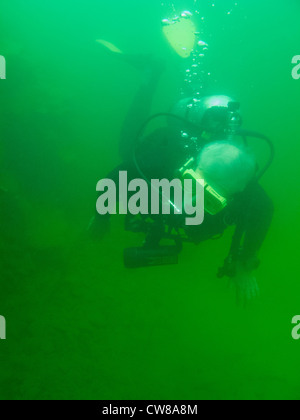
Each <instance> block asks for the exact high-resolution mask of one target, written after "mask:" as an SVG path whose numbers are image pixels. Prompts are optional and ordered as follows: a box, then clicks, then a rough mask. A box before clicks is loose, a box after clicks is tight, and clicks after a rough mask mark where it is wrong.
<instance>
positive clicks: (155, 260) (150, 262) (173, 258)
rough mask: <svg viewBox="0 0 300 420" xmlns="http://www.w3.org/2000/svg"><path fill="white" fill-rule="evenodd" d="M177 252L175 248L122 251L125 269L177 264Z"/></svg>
mask: <svg viewBox="0 0 300 420" xmlns="http://www.w3.org/2000/svg"><path fill="white" fill-rule="evenodd" d="M178 255H179V250H178V248H177V247H176V246H158V247H156V248H147V247H142V248H127V249H125V250H124V264H125V267H126V268H142V267H153V266H161V265H175V264H178Z"/></svg>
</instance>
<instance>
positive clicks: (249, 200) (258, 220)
mask: <svg viewBox="0 0 300 420" xmlns="http://www.w3.org/2000/svg"><path fill="white" fill-rule="evenodd" d="M273 213H274V208H273V202H272V201H271V199H270V198H269V197H268V195H267V194H266V192H265V191H264V189H263V188H262V187H261V186H260V185H259V184H253V185H252V186H251V188H249V189H248V191H247V192H246V193H245V195H244V200H243V204H241V206H240V209H239V214H240V217H239V218H238V219H239V221H238V223H237V227H236V232H235V235H234V237H233V241H232V245H231V250H230V253H229V256H228V257H227V258H226V260H225V263H224V266H223V267H222V268H220V270H219V274H218V276H219V277H224V276H228V277H235V276H236V275H237V272H238V271H239V270H241V269H244V270H245V271H247V272H249V273H251V272H253V271H254V270H256V269H257V268H258V267H259V265H260V261H259V259H258V253H259V250H260V248H261V246H262V245H263V242H264V240H265V238H266V236H267V233H268V231H269V228H270V225H271V222H272V218H273Z"/></svg>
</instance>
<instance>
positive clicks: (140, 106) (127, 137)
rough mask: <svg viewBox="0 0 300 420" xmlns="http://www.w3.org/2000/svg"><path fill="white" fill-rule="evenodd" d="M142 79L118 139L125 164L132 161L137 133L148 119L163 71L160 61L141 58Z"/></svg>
mask: <svg viewBox="0 0 300 420" xmlns="http://www.w3.org/2000/svg"><path fill="white" fill-rule="evenodd" d="M143 63H144V64H145V65H144V68H143V75H142V76H143V79H142V83H141V85H140V87H139V89H138V92H137V93H136V95H135V98H134V100H133V103H132V104H131V106H130V109H129V111H128V113H127V115H126V118H125V121H124V124H123V128H122V131H121V138H120V154H121V157H122V159H123V160H124V161H125V162H128V161H130V160H132V154H133V149H134V145H135V142H136V138H137V136H138V132H139V130H140V128H141V126H142V124H143V123H144V122H145V120H146V119H147V118H148V117H149V115H150V112H151V106H152V101H153V97H154V93H155V91H156V88H157V85H158V82H159V79H160V76H161V74H162V72H163V70H164V65H163V63H162V62H160V61H154V60H153V59H150V58H149V59H148V62H146V61H145V57H143Z"/></svg>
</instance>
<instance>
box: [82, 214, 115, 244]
mask: <svg viewBox="0 0 300 420" xmlns="http://www.w3.org/2000/svg"><path fill="white" fill-rule="evenodd" d="M87 231H88V234H89V236H90V237H91V239H92V240H93V241H100V240H101V239H103V238H104V237H105V235H107V234H108V233H109V232H110V216H109V215H106V216H100V215H98V214H97V215H95V216H94V217H93V218H92V220H91V222H90V224H89V226H88V229H87Z"/></svg>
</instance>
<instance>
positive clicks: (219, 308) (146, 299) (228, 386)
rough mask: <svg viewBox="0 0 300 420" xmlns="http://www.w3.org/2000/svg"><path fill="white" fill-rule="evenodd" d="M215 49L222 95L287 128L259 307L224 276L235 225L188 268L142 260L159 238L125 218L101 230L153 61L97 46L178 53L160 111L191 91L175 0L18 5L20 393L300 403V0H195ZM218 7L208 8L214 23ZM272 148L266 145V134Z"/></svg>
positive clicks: (265, 124)
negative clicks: (141, 67) (133, 260)
mask: <svg viewBox="0 0 300 420" xmlns="http://www.w3.org/2000/svg"><path fill="white" fill-rule="evenodd" d="M175 6H176V10H177V11H183V10H185V9H188V10H192V11H193V12H194V11H195V10H198V11H199V14H197V13H196V14H194V19H195V22H196V24H197V27H198V29H199V31H200V32H201V37H202V38H203V40H204V41H205V42H207V43H208V44H209V53H208V57H207V63H206V66H207V71H208V72H209V73H211V76H209V77H210V81H207V78H206V83H208V84H209V85H208V86H207V89H210V90H211V92H212V93H224V94H227V95H231V96H234V97H236V98H238V99H239V101H241V103H242V112H243V116H244V126H245V127H247V128H251V129H254V130H257V131H260V132H262V133H265V134H267V135H269V136H270V137H271V138H272V139H273V141H274V144H275V146H276V150H277V157H276V161H275V163H274V165H273V166H272V168H271V169H270V170H269V171H268V173H267V174H266V176H265V177H264V179H263V181H262V184H263V186H264V187H265V189H266V190H267V191H268V193H269V195H270V196H271V197H272V199H273V201H274V204H275V210H276V212H275V218H274V221H273V224H272V228H271V230H270V233H269V235H268V238H267V240H266V241H265V243H264V246H263V249H262V251H261V259H262V265H261V267H260V269H259V271H258V272H257V280H258V282H259V284H260V288H261V297H260V299H259V300H258V301H256V302H255V303H252V304H251V305H249V306H248V308H246V309H242V308H238V307H237V306H236V304H235V292H234V290H231V289H229V288H228V287H227V283H226V281H225V280H218V279H216V271H217V268H218V267H219V266H220V265H221V264H222V262H223V260H224V258H225V257H226V256H227V253H228V247H229V244H230V239H231V234H232V232H231V231H229V232H228V233H227V234H226V235H225V236H224V238H222V239H221V240H220V241H218V242H216V241H209V242H207V243H203V244H201V245H200V246H198V247H195V246H193V245H187V246H186V247H185V248H184V251H183V253H182V255H181V257H180V265H179V266H170V267H168V266H166V267H158V268H151V269H150V268H145V269H141V270H137V271H128V270H126V269H125V268H124V267H123V264H122V252H123V249H124V248H125V247H127V246H136V245H139V244H140V243H141V242H142V236H140V235H135V234H132V233H128V232H124V230H123V219H122V218H121V217H116V218H114V219H113V224H112V232H111V235H110V236H108V237H107V238H106V239H104V241H102V242H101V243H100V244H97V243H96V244H95V243H93V242H92V241H91V240H90V239H89V238H87V237H85V234H84V232H85V229H86V227H87V225H88V223H89V220H90V218H91V215H92V214H93V211H94V207H95V185H96V182H97V181H98V180H99V179H100V178H102V177H104V176H105V175H106V174H107V173H108V172H109V171H110V170H111V169H112V168H113V167H114V166H116V165H117V164H118V163H120V158H119V155H118V141H119V135H120V130H121V127H122V123H123V121H124V117H125V114H126V111H127V110H128V108H129V106H130V104H131V101H132V99H133V97H134V94H135V92H136V89H137V86H138V85H139V83H140V75H139V73H138V72H137V71H136V70H134V69H132V68H130V66H128V65H127V64H125V63H122V62H119V61H117V60H114V59H112V58H111V57H110V56H109V55H108V54H105V52H104V51H103V50H102V49H101V48H100V47H99V46H97V45H96V44H95V40H96V39H99V38H102V39H107V40H109V41H111V42H113V43H115V44H116V45H118V46H119V47H120V48H121V49H122V50H124V51H126V52H130V53H135V52H137V53H141V52H146V53H154V54H156V55H158V56H160V57H165V59H166V60H167V69H166V72H165V74H164V76H163V77H162V80H161V83H160V85H159V88H158V91H157V93H156V94H155V101H154V106H153V112H159V111H166V110H168V109H169V108H170V106H171V105H172V103H173V102H174V100H175V99H176V97H177V95H178V83H180V81H181V73H180V68H181V60H180V59H179V58H178V57H175V56H174V54H173V53H172V52H171V50H170V48H169V46H168V45H167V43H166V41H165V39H164V38H163V35H162V30H161V20H162V19H163V18H166V17H168V16H167V10H170V9H168V7H162V5H161V2H160V1H158V0H151V1H150V0H147V1H143V2H141V1H137V0H128V1H127V2H124V1H120V0H115V1H104V0H98V1H96V0H86V1H84V2H83V1H82V2H72V1H70V0H63V1H61V0H60V1H58V0H52V1H48V0H47V1H44V2H42V3H41V2H37V1H33V0H30V1H28V2H26V3H25V2H22V1H21V0H15V1H11V2H8V3H6V4H2V5H1V6H0V14H1V17H0V40H1V42H0V54H1V55H3V56H5V58H6V62H7V80H1V81H0V93H1V101H0V108H1V112H0V138H1V143H0V144H1V149H0V152H1V169H0V180H1V187H2V188H3V189H5V190H7V191H8V192H6V193H2V195H1V206H2V207H1V209H2V210H1V226H2V227H1V232H2V237H1V239H0V246H1V260H0V262H1V281H0V314H1V315H4V316H5V317H6V321H7V340H6V341H1V343H0V360H1V372H0V398H2V399H57V398H58V399H82V398H83V399H299V398H300V389H299V374H300V367H299V366H300V347H299V346H300V343H299V342H297V341H293V340H292V338H291V329H292V327H291V319H292V317H293V316H294V315H296V314H298V313H299V312H300V303H299V292H300V284H299V275H298V271H299V263H298V237H299V234H300V224H299V221H298V216H299V209H300V198H299V193H298V191H299V185H298V184H299V180H298V174H299V169H298V168H299V153H300V146H299V143H298V140H299V128H298V124H299V94H300V81H299V82H298V81H295V80H293V79H292V77H291V70H292V65H291V59H292V57H293V56H294V55H296V54H299V48H300V39H299V22H298V16H299V12H300V6H299V2H297V1H294V0H288V2H283V1H278V0H276V1H272V2H271V1H264V2H261V1H258V0H252V1H249V0H237V1H236V2H234V1H233V0H232V1H231V0H216V1H215V2H214V6H213V3H212V2H211V1H206V0H198V1H197V2H196V5H194V2H193V1H188V0H187V1H185V2H184V1H183V0H178V1H177V2H176V3H175ZM202 18H204V19H202ZM257 149H258V154H259V155H260V157H261V158H264V157H265V155H264V153H265V152H264V149H261V148H260V147H259V146H258V145H257Z"/></svg>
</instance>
